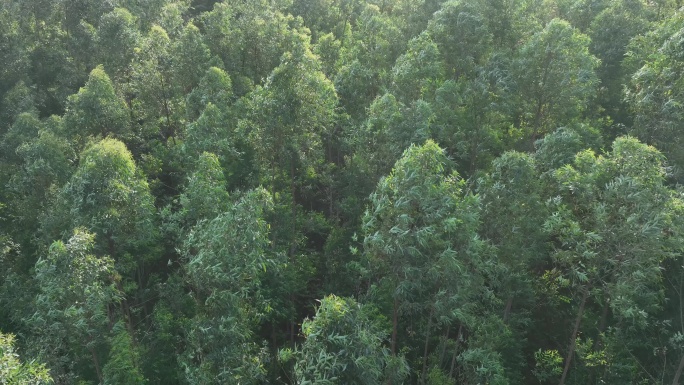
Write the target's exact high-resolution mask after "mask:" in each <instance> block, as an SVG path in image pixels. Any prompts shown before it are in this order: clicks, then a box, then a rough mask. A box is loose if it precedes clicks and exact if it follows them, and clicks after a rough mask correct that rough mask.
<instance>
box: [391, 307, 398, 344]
mask: <svg viewBox="0 0 684 385" xmlns="http://www.w3.org/2000/svg"><path fill="white" fill-rule="evenodd" d="M398 328H399V300H397V299H396V298H395V299H394V309H393V310H392V343H391V350H392V355H396V354H397V329H398Z"/></svg>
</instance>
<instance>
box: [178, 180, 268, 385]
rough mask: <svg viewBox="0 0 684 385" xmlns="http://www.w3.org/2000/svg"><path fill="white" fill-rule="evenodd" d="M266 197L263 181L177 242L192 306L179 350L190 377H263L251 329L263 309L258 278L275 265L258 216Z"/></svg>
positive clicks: (195, 380)
mask: <svg viewBox="0 0 684 385" xmlns="http://www.w3.org/2000/svg"><path fill="white" fill-rule="evenodd" d="M272 204H273V202H272V200H271V197H270V195H269V194H268V193H267V192H266V191H265V190H263V189H257V190H251V191H249V192H246V193H245V194H244V195H243V196H242V197H240V198H239V199H237V200H235V201H234V203H233V204H232V206H231V207H229V208H228V209H227V210H226V211H225V212H223V213H221V214H219V215H218V216H217V217H216V218H214V219H211V220H208V221H201V222H200V223H198V224H197V225H196V226H195V227H194V228H193V229H192V231H191V232H190V234H189V235H188V237H187V238H186V240H185V242H184V243H183V247H182V255H183V257H184V258H185V260H186V263H185V267H184V270H185V276H186V280H187V283H188V285H189V286H190V288H191V290H192V295H193V297H194V299H195V301H196V306H197V310H196V314H195V316H194V317H192V319H190V320H189V322H188V325H187V329H186V335H185V339H186V340H185V346H186V347H185V351H184V352H183V353H182V354H181V355H180V357H179V362H180V364H181V366H182V367H183V369H184V372H185V377H186V380H187V381H188V382H189V383H192V384H255V383H259V381H260V380H261V379H262V378H263V375H264V367H263V364H262V362H261V359H260V356H261V355H262V354H263V352H262V351H260V349H259V345H258V343H257V340H256V339H255V337H254V329H255V326H256V325H257V324H258V322H259V320H260V318H261V317H262V316H263V314H265V312H267V311H268V303H267V302H265V299H264V298H263V297H262V296H261V295H260V283H261V280H262V279H263V277H264V274H265V273H266V271H267V270H270V269H277V268H279V262H277V256H276V255H274V254H273V253H272V252H271V250H270V241H269V225H268V223H267V222H266V220H265V215H266V213H267V211H268V210H270V209H271V207H272Z"/></svg>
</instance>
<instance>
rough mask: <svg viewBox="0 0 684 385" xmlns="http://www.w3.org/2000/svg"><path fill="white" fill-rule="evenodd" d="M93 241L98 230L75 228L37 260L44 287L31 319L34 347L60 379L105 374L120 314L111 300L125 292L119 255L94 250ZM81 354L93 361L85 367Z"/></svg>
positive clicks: (39, 283)
mask: <svg viewBox="0 0 684 385" xmlns="http://www.w3.org/2000/svg"><path fill="white" fill-rule="evenodd" d="M94 245H95V235H94V234H92V233H89V232H87V231H85V230H83V229H76V230H75V231H74V233H73V235H72V236H71V238H70V239H69V241H68V242H67V243H66V244H65V243H63V242H62V241H56V242H54V243H53V244H52V245H51V246H50V250H49V252H48V254H47V256H45V258H41V259H40V260H38V262H37V263H36V266H35V280H36V284H37V287H38V288H39V292H38V294H37V295H36V298H35V304H34V306H35V313H34V314H33V316H32V317H31V318H30V319H28V320H26V322H27V323H28V326H29V327H30V329H31V330H32V332H33V335H34V336H35V337H34V338H35V340H33V343H32V345H33V346H34V349H35V350H36V351H37V352H39V353H40V355H41V356H42V357H44V358H45V359H46V360H47V361H46V362H47V365H48V367H49V368H50V369H51V370H52V372H53V376H54V378H55V379H56V380H57V381H59V382H62V381H67V380H68V379H69V378H73V379H77V378H82V379H87V378H88V376H89V373H92V372H91V371H92V370H94V374H96V376H97V377H96V378H97V379H98V380H100V381H101V380H102V365H103V362H104V357H103V351H106V348H107V345H108V344H107V338H106V336H107V334H108V329H109V326H110V324H111V322H113V321H114V317H115V315H114V314H112V312H111V309H112V308H111V305H114V304H116V302H118V301H119V300H120V299H121V295H122V293H120V292H119V290H118V289H117V284H116V281H117V280H119V279H120V278H119V275H118V273H117V272H116V269H115V268H114V261H113V260H112V259H111V258H109V257H98V256H96V255H93V254H92V253H93V250H94ZM82 360H87V361H86V362H89V364H88V365H87V366H86V367H85V368H81V367H78V366H76V365H77V363H78V362H81V361H82Z"/></svg>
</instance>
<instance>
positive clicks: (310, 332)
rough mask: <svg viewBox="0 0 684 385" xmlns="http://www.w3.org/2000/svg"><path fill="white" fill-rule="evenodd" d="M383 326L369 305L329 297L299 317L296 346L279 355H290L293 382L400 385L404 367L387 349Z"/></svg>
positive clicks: (404, 370) (401, 359)
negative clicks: (306, 316) (310, 314)
mask: <svg viewBox="0 0 684 385" xmlns="http://www.w3.org/2000/svg"><path fill="white" fill-rule="evenodd" d="M383 329H384V322H383V319H382V318H381V316H380V315H379V314H377V312H375V311H374V310H373V309H372V308H371V307H370V306H368V305H362V304H359V303H357V302H356V301H355V300H353V299H351V298H341V297H337V296H335V295H329V296H326V297H325V298H323V299H322V300H321V301H320V306H319V307H318V309H316V316H315V317H314V318H313V319H306V320H304V323H303V324H302V332H303V334H304V337H305V338H306V340H305V341H304V343H303V344H302V346H301V347H300V348H297V349H296V350H295V351H294V352H292V351H291V350H284V351H282V352H281V353H280V354H281V357H282V358H289V357H288V356H294V358H295V359H296V362H295V366H294V376H295V378H294V381H293V382H294V383H295V384H301V385H303V384H320V385H323V384H329V385H332V384H362V385H380V384H385V383H393V384H401V383H402V381H403V379H404V378H405V377H406V375H407V374H408V373H407V372H408V365H407V364H406V362H405V360H404V358H403V357H402V356H392V354H391V353H390V351H389V349H387V347H386V346H385V340H386V338H387V332H386V331H385V330H383Z"/></svg>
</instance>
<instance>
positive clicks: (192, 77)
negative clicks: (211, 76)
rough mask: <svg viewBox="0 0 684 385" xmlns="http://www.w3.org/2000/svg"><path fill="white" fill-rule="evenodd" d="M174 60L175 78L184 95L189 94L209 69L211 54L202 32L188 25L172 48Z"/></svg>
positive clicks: (191, 24)
mask: <svg viewBox="0 0 684 385" xmlns="http://www.w3.org/2000/svg"><path fill="white" fill-rule="evenodd" d="M171 57H172V58H173V61H174V62H173V77H174V81H175V82H176V83H178V86H179V87H180V88H181V92H182V93H183V94H188V93H190V91H192V89H193V88H194V87H195V86H197V85H198V84H199V82H200V79H201V78H202V76H203V75H204V74H205V72H206V71H207V70H208V69H209V60H210V59H211V53H210V51H209V48H208V47H207V45H206V44H205V43H204V38H203V36H202V34H201V33H200V30H199V29H198V28H197V27H196V26H195V25H194V24H193V23H188V24H187V25H186V26H185V28H184V29H183V31H182V32H181V34H180V36H178V39H177V40H176V41H175V42H174V44H173V45H172V48H171Z"/></svg>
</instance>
